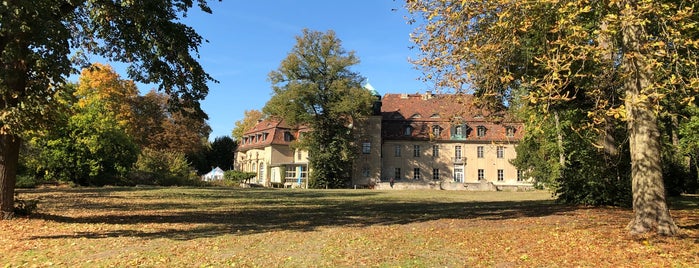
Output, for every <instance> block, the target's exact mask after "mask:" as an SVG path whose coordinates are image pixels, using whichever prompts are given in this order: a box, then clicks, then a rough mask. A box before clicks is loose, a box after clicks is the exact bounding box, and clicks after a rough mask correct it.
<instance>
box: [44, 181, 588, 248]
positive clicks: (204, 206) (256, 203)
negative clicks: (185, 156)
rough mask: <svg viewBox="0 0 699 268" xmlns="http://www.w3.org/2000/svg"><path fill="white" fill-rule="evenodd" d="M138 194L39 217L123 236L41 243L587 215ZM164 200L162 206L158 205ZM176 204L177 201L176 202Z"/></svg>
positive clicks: (221, 194) (474, 205) (373, 199)
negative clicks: (151, 227)
mask: <svg viewBox="0 0 699 268" xmlns="http://www.w3.org/2000/svg"><path fill="white" fill-rule="evenodd" d="M117 191H122V189H117ZM131 191H132V192H133V193H135V196H117V197H114V196H109V195H108V191H105V190H97V191H89V190H85V192H80V191H78V192H75V191H71V192H70V193H77V194H79V196H80V197H81V199H80V200H83V203H82V204H75V202H71V201H70V200H65V201H62V202H65V205H66V206H72V207H73V208H74V209H78V208H83V209H85V210H88V211H90V210H94V212H95V213H90V214H91V215H87V216H70V215H65V214H63V213H60V212H59V211H52V212H43V213H38V214H35V215H34V216H33V217H37V218H41V219H45V220H49V221H55V222H59V223H66V224H82V223H87V224H115V225H116V224H118V225H121V226H123V229H122V230H116V231H104V232H83V233H75V234H70V235H55V236H36V237H34V238H35V239H40V238H56V239H60V238H104V237H124V236H125V237H139V238H149V239H150V238H169V239H176V240H189V239H195V238H202V237H215V236H220V235H227V234H234V235H245V234H253V233H264V232H272V231H282V230H290V231H301V232H304V231H313V230H316V229H318V228H332V227H366V226H375V225H392V224H409V223H419V222H427V221H432V220H440V219H478V220H488V221H491V220H492V221H497V220H505V219H513V218H522V217H543V216H549V215H554V214H560V213H565V212H570V211H573V210H577V209H581V208H580V207H572V206H564V205H558V204H554V203H553V201H551V200H533V201H492V202H484V201H463V200H459V201H454V200H435V199H429V198H409V197H407V198H406V197H396V196H395V195H391V194H389V193H386V192H381V191H287V190H269V189H266V190H231V189H222V190H217V189H215V188H211V189H206V190H193V191H177V190H173V191H163V190H160V191H159V192H155V193H151V192H150V189H143V190H141V189H138V188H133V189H132V190H131ZM95 193H98V194H100V195H107V196H108V197H109V199H106V201H103V202H99V201H91V200H90V198H89V197H88V198H82V197H84V196H83V195H82V194H87V196H92V195H94V194H95ZM425 193H429V192H425ZM435 193H437V192H435ZM49 194H52V193H49ZM55 194H56V195H54V196H53V198H55V197H57V196H61V192H60V191H59V192H56V193H55ZM112 194H113V193H112ZM463 194H465V195H466V194H469V193H466V192H464V193H463ZM423 195H424V194H423ZM149 198H151V200H150V201H152V202H145V204H139V205H137V206H135V205H133V204H130V203H128V202H125V201H127V200H134V199H138V200H146V201H148V200H149ZM161 199H162V201H159V200H161ZM173 199H175V200H176V201H172V200H173ZM165 200H167V201H165ZM197 202H203V203H197ZM124 203H125V204H124ZM193 203H195V204H193ZM62 205H63V204H59V205H57V207H59V208H62V207H63V206H62ZM109 210H119V211H121V212H122V213H118V215H109V213H104V211H109ZM123 211H129V212H123ZM66 214H67V213H66ZM161 223H166V224H173V226H175V227H172V228H171V229H156V230H155V231H144V230H141V228H140V226H141V225H144V224H161ZM165 228H167V227H165Z"/></svg>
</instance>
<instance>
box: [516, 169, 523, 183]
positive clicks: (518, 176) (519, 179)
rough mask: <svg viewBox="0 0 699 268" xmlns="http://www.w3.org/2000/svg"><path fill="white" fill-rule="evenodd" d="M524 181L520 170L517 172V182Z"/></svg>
mask: <svg viewBox="0 0 699 268" xmlns="http://www.w3.org/2000/svg"><path fill="white" fill-rule="evenodd" d="M523 180H524V179H523V178H522V171H521V170H519V169H518V170H517V181H523Z"/></svg>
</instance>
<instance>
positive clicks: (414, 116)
mask: <svg viewBox="0 0 699 268" xmlns="http://www.w3.org/2000/svg"><path fill="white" fill-rule="evenodd" d="M410 118H422V115H420V114H414V115H413V116H411V117H410Z"/></svg>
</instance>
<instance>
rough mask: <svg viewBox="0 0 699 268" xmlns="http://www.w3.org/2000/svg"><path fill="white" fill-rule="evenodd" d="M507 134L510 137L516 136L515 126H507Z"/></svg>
mask: <svg viewBox="0 0 699 268" xmlns="http://www.w3.org/2000/svg"><path fill="white" fill-rule="evenodd" d="M505 135H507V136H508V137H514V136H515V127H506V128H505Z"/></svg>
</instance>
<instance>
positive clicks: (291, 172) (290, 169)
mask: <svg viewBox="0 0 699 268" xmlns="http://www.w3.org/2000/svg"><path fill="white" fill-rule="evenodd" d="M284 177H285V178H296V166H286V170H285V174H284Z"/></svg>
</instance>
